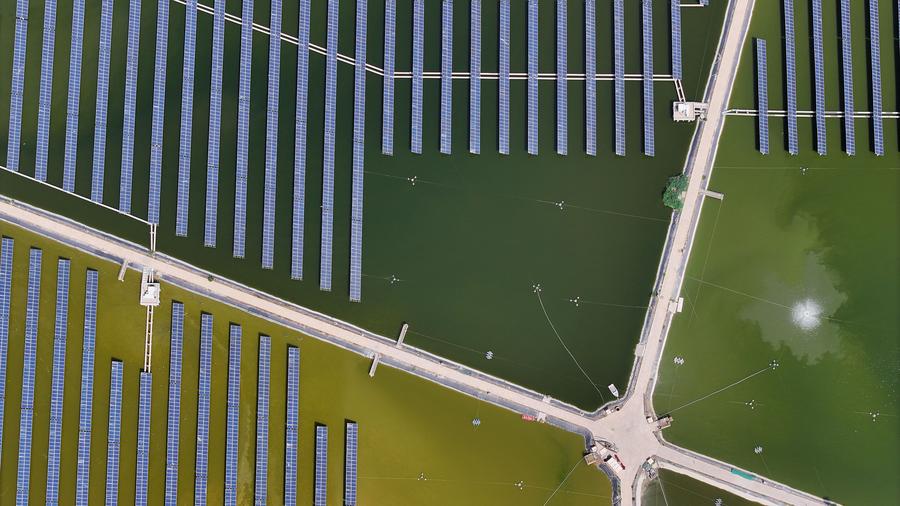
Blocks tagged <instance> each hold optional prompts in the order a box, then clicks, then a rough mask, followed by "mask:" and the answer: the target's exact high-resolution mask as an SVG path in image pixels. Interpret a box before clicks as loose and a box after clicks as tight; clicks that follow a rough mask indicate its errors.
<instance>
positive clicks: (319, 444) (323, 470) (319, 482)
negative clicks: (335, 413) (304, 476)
mask: <svg viewBox="0 0 900 506" xmlns="http://www.w3.org/2000/svg"><path fill="white" fill-rule="evenodd" d="M327 482H328V427H327V426H325V425H316V471H315V482H314V489H313V505H314V506H327V504H326V503H327V486H328V483H327Z"/></svg>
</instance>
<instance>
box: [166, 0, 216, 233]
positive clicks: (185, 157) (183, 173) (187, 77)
mask: <svg viewBox="0 0 900 506" xmlns="http://www.w3.org/2000/svg"><path fill="white" fill-rule="evenodd" d="M186 2H187V3H186V5H185V9H184V64H183V68H182V78H181V135H180V139H179V141H180V143H179V147H178V192H177V194H176V198H175V202H176V204H175V235H177V236H180V237H185V236H187V232H188V204H189V201H190V192H191V134H192V131H193V128H194V61H195V59H196V58H195V54H196V50H197V0H186ZM211 88H212V86H210V89H211ZM210 96H212V95H210Z"/></svg>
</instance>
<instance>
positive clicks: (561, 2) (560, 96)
mask: <svg viewBox="0 0 900 506" xmlns="http://www.w3.org/2000/svg"><path fill="white" fill-rule="evenodd" d="M567 39H568V24H567V23H566V0H556V153H557V154H560V155H565V154H568V152H569V147H568V146H569V129H568V124H569V118H568V116H569V114H568V104H569V100H568V91H569V82H568V80H567V74H568V69H567V68H566V63H567V62H566V50H567V44H566V42H567Z"/></svg>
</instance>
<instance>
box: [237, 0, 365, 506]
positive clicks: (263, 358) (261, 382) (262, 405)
mask: <svg viewBox="0 0 900 506" xmlns="http://www.w3.org/2000/svg"><path fill="white" fill-rule="evenodd" d="M359 1H360V2H364V1H365V0H359ZM271 358H272V342H271V339H269V336H259V369H258V370H257V374H258V376H257V378H258V381H257V389H256V484H255V487H254V496H255V498H256V504H266V491H267V483H268V474H269V379H270V378H269V374H270V372H269V362H270V361H271Z"/></svg>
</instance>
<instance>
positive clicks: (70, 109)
mask: <svg viewBox="0 0 900 506" xmlns="http://www.w3.org/2000/svg"><path fill="white" fill-rule="evenodd" d="M83 38H84V0H75V4H74V6H73V8H72V47H71V52H70V53H69V95H68V105H67V106H66V146H65V160H64V163H63V190H65V191H67V192H74V191H75V162H76V160H75V158H76V156H77V154H78V104H79V100H80V97H81V53H82V46H83V44H82V42H81V41H82V39H83Z"/></svg>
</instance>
